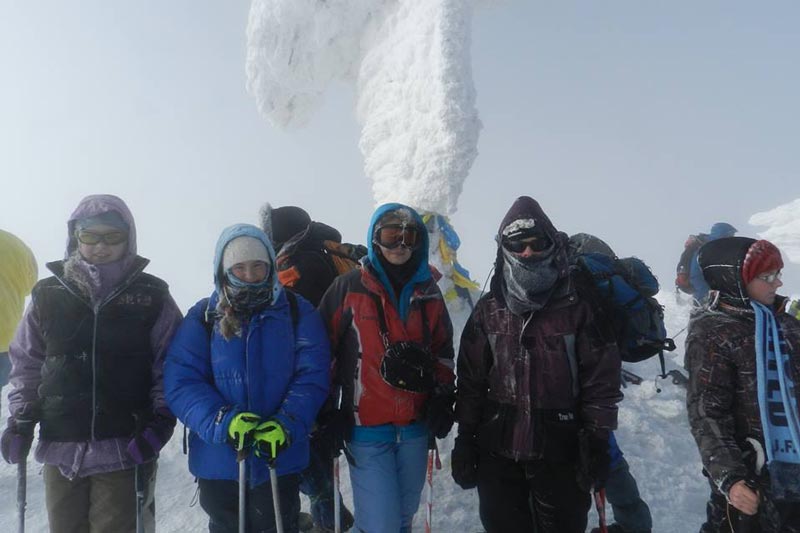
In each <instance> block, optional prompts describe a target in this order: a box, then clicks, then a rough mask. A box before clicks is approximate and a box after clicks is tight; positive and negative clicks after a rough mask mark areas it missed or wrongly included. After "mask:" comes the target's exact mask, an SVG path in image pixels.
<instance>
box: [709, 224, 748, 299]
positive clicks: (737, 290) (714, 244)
mask: <svg viewBox="0 0 800 533" xmlns="http://www.w3.org/2000/svg"><path fill="white" fill-rule="evenodd" d="M755 242H756V241H755V239H750V238H747V237H723V238H721V239H717V240H714V241H710V242H707V243H706V244H704V245H703V246H701V247H700V251H699V252H698V255H697V261H698V263H700V268H701V269H702V271H703V277H704V278H705V280H706V283H708V286H709V287H710V288H711V289H712V290H715V291H719V299H720V300H721V301H722V302H725V303H728V304H730V305H734V306H736V307H744V308H747V309H749V308H750V298H749V297H748V296H747V289H746V288H745V285H744V279H743V278H742V267H743V265H744V258H745V256H746V255H747V250H749V249H750V247H751V246H752V245H753V243H755Z"/></svg>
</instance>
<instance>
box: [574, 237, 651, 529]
mask: <svg viewBox="0 0 800 533" xmlns="http://www.w3.org/2000/svg"><path fill="white" fill-rule="evenodd" d="M583 254H601V255H604V256H607V257H611V258H613V259H616V258H617V254H616V253H614V250H612V249H611V247H610V246H609V245H608V244H607V243H606V242H605V241H603V240H602V239H600V238H599V237H596V236H594V235H591V234H589V233H576V234H575V235H571V236H570V238H569V254H568V255H569V260H570V264H571V265H575V264H576V262H577V260H578V258H579V257H580V256H581V255H583ZM576 268H577V266H576ZM591 289H594V287H591ZM595 311H596V312H598V314H599V313H601V312H602V309H599V306H595ZM606 312H607V311H606ZM597 320H600V321H606V322H607V323H609V324H610V323H611V322H612V321H613V318H612V317H610V316H598V317H597ZM618 342H619V341H618ZM618 347H619V344H618ZM608 445H609V453H610V455H611V464H610V469H609V474H608V480H607V481H606V497H607V498H608V503H610V504H611V508H612V509H613V510H614V523H613V524H610V525H609V526H608V528H607V531H608V533H650V531H651V529H652V528H653V517H652V515H651V514H650V508H649V507H648V506H647V503H646V502H645V501H644V500H643V499H642V497H641V495H640V494H639V486H638V485H637V484H636V478H634V477H633V474H631V470H630V466H629V465H628V461H627V460H625V456H624V454H623V453H622V450H621V449H620V447H619V444H617V439H616V436H615V435H614V432H613V431H612V432H610V433H609V441H608ZM592 533H600V529H599V528H595V529H593V530H592Z"/></svg>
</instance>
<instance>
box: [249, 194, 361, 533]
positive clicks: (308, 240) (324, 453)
mask: <svg viewBox="0 0 800 533" xmlns="http://www.w3.org/2000/svg"><path fill="white" fill-rule="evenodd" d="M261 227H262V229H263V230H264V233H266V234H267V236H269V235H272V241H273V242H274V243H275V248H276V254H277V258H276V264H277V270H278V279H279V280H281V284H282V285H283V286H284V287H285V288H286V289H288V290H290V291H292V292H295V293H297V294H299V295H300V296H302V297H303V298H305V299H306V300H308V301H309V302H311V304H312V305H313V306H315V307H316V306H318V305H319V302H320V300H321V299H322V295H323V294H325V291H326V290H328V287H330V286H331V283H333V280H334V279H336V277H337V276H338V275H339V270H338V269H337V264H338V265H345V267H346V268H349V269H350V270H352V269H353V268H357V265H358V263H356V262H355V261H346V262H345V261H344V260H343V259H341V258H340V260H339V262H338V263H334V259H333V254H332V252H331V251H330V250H329V249H328V246H329V245H330V244H331V243H337V244H340V243H341V242H342V236H341V234H340V233H339V232H338V231H337V230H336V229H334V228H332V227H331V226H328V225H327V224H323V223H321V222H312V221H311V217H310V216H309V214H308V213H307V212H306V211H305V210H303V209H301V208H299V207H297V206H293V205H287V206H282V207H275V208H273V207H272V206H271V205H270V204H265V205H264V206H263V207H262V208H261ZM284 245H285V246H284ZM281 267H283V269H281ZM332 409H333V405H332V402H327V403H326V404H325V405H324V406H323V407H322V409H321V410H320V413H319V414H318V415H317V422H316V424H315V427H314V430H313V431H312V433H311V438H310V445H311V446H310V456H309V463H308V468H306V469H305V470H304V471H303V473H302V474H301V481H300V491H301V492H302V493H303V494H305V495H307V496H308V499H309V501H310V503H311V514H310V515H308V514H307V513H300V517H299V519H298V520H299V522H298V525H299V528H300V531H310V532H311V533H327V532H331V533H332V532H333V531H334V530H335V528H334V525H335V520H334V493H336V496H335V497H338V498H339V502H340V505H341V524H340V525H341V529H342V531H347V530H349V529H350V528H351V527H353V521H354V518H353V514H352V513H351V512H350V510H349V509H348V508H347V506H345V504H344V500H343V499H342V496H341V494H340V493H339V490H338V488H334V480H333V466H332V464H333V463H332V461H333V458H334V457H338V455H339V450H336V449H335V448H336V446H335V442H334V440H335V439H334V438H333V437H334V436H333V435H332V432H331V431H326V428H325V427H324V424H325V421H326V420H328V418H329V416H330V414H331V410H332Z"/></svg>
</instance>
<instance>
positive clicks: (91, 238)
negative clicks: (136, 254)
mask: <svg viewBox="0 0 800 533" xmlns="http://www.w3.org/2000/svg"><path fill="white" fill-rule="evenodd" d="M75 237H76V238H77V239H78V241H79V242H80V243H81V244H88V245H90V246H91V245H95V244H100V243H101V242H102V243H103V244H107V245H109V246H114V245H115V244H122V243H123V242H125V241H127V240H128V234H127V233H125V232H124V231H109V232H108V233H95V232H93V231H87V230H80V231H78V232H77V234H76V235H75Z"/></svg>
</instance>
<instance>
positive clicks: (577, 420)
mask: <svg viewBox="0 0 800 533" xmlns="http://www.w3.org/2000/svg"><path fill="white" fill-rule="evenodd" d="M515 217H516V218H525V217H533V218H535V219H536V220H537V224H541V226H543V227H544V228H545V229H546V232H547V233H548V234H549V235H550V236H551V238H552V239H553V240H554V241H555V242H556V243H557V247H558V250H557V251H556V253H557V254H558V257H557V261H556V264H557V265H559V266H561V265H563V271H562V274H561V278H560V279H559V281H558V282H557V285H556V287H555V289H554V291H553V293H552V295H551V296H550V298H549V300H548V302H547V304H546V305H545V307H544V308H543V309H540V310H539V311H536V312H534V313H532V314H527V315H523V316H519V315H515V314H513V313H512V312H511V311H509V309H508V307H507V305H506V303H505V301H504V298H503V295H502V284H503V279H502V261H503V259H502V254H501V253H500V252H499V251H498V262H497V264H496V269H495V277H494V279H493V280H492V284H491V290H490V291H489V292H488V293H487V294H486V295H484V297H483V298H481V300H480V301H479V302H478V304H477V305H476V306H475V309H474V310H473V313H472V315H471V316H470V318H469V320H468V322H467V325H466V326H465V328H464V332H463V333H462V336H461V347H460V350H459V354H458V367H457V375H458V392H457V402H456V418H457V420H458V424H459V427H458V430H459V435H465V436H467V437H468V438H476V439H477V443H478V446H479V447H480V448H481V449H482V450H483V451H489V452H494V453H498V454H500V455H502V456H505V457H508V458H511V459H515V460H531V459H540V458H546V459H551V460H555V461H562V460H563V461H573V460H575V459H576V458H577V454H578V432H579V431H581V430H584V431H586V432H588V433H590V434H594V435H596V436H597V437H599V438H607V435H608V431H610V430H612V429H614V428H616V424H617V403H618V402H619V401H620V400H621V399H622V394H621V393H620V359H619V353H618V351H617V347H616V344H615V343H613V342H609V341H607V340H605V338H604V336H603V335H602V334H601V332H600V331H599V330H598V329H597V328H596V326H595V323H594V316H593V313H592V309H591V307H590V305H589V304H588V303H587V302H585V301H582V300H581V299H580V298H579V296H578V294H577V292H576V290H575V286H574V281H573V278H572V277H571V276H570V275H569V274H568V268H567V262H566V236H565V235H564V234H563V233H560V232H557V231H556V230H555V228H553V226H552V224H551V223H550V220H549V219H548V218H547V217H546V216H545V215H544V213H543V212H542V211H541V209H540V208H539V205H538V204H537V203H536V202H535V201H534V200H532V199H530V198H526V197H523V198H520V199H519V200H518V201H517V203H515V204H514V206H513V207H512V209H511V210H510V211H509V214H508V215H506V218H505V219H504V220H503V223H502V224H501V227H500V231H501V232H502V229H503V228H504V227H505V226H506V225H507V224H508V223H509V222H511V221H513V220H515V219H516V218H515ZM499 237H500V233H498V242H499Z"/></svg>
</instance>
